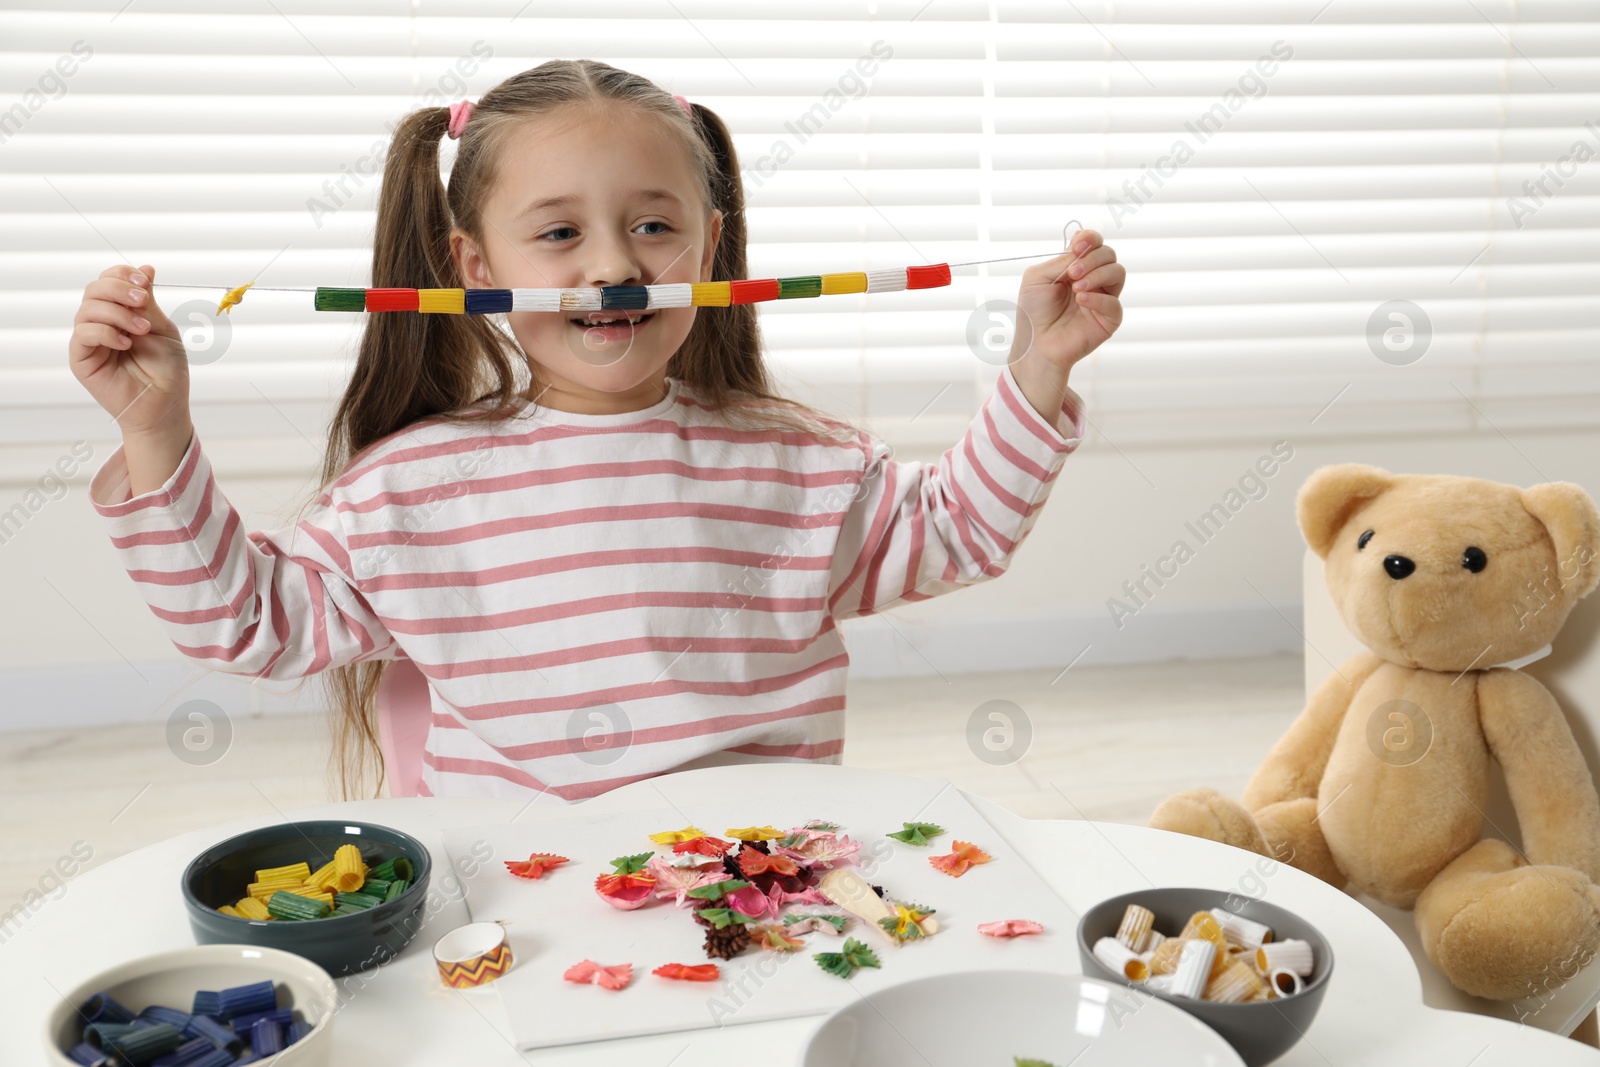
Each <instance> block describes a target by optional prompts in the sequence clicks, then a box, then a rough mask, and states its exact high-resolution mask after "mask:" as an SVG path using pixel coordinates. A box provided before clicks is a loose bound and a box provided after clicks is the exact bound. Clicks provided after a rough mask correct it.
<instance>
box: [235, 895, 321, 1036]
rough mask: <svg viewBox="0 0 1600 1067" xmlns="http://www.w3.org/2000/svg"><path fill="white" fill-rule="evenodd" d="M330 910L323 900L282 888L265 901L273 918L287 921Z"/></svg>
mask: <svg viewBox="0 0 1600 1067" xmlns="http://www.w3.org/2000/svg"><path fill="white" fill-rule="evenodd" d="M332 910H333V909H332V908H330V907H329V906H328V904H327V903H326V902H325V901H322V900H312V899H311V898H309V897H303V896H301V895H300V894H298V893H290V892H288V891H287V890H283V889H280V890H278V891H277V892H276V893H274V894H272V896H271V898H270V899H268V901H267V911H268V912H270V913H271V914H272V917H273V918H274V919H285V920H289V921H303V920H306V919H320V918H322V917H323V916H325V915H327V914H328V912H330V911H332ZM252 1010H255V1009H252Z"/></svg>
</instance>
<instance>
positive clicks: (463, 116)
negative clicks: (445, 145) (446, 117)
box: [448, 100, 472, 140]
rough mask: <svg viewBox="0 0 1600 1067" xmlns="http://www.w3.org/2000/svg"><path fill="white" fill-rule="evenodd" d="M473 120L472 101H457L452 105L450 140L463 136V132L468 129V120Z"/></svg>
mask: <svg viewBox="0 0 1600 1067" xmlns="http://www.w3.org/2000/svg"><path fill="white" fill-rule="evenodd" d="M470 118H472V101H471V100H457V101H456V102H455V103H453V104H451V105H450V128H449V131H448V132H449V134H450V139H451V140H455V139H456V138H457V137H460V136H461V131H462V130H463V129H465V128H466V125H467V120H469V119H470Z"/></svg>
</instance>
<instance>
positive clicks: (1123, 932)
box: [1117, 904, 1156, 952]
mask: <svg viewBox="0 0 1600 1067" xmlns="http://www.w3.org/2000/svg"><path fill="white" fill-rule="evenodd" d="M1155 921H1156V917H1155V914H1154V913H1153V912H1151V910H1150V909H1149V908H1144V907H1140V906H1139V905H1138V904H1129V905H1128V910H1127V911H1124V912H1123V913H1122V923H1121V925H1120V926H1118V927H1117V940H1118V941H1121V942H1122V943H1123V944H1124V945H1126V946H1127V947H1128V948H1129V950H1131V951H1133V952H1143V951H1144V950H1145V944H1144V939H1145V935H1147V934H1148V933H1149V932H1150V924H1151V923H1153V922H1155Z"/></svg>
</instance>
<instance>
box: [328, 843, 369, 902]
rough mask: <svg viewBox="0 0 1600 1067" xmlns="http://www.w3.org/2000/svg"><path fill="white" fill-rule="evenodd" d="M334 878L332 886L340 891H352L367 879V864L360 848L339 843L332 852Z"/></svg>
mask: <svg viewBox="0 0 1600 1067" xmlns="http://www.w3.org/2000/svg"><path fill="white" fill-rule="evenodd" d="M333 869H334V879H333V886H332V888H334V889H336V890H338V891H339V892H340V893H354V892H355V891H356V890H358V889H360V888H361V883H362V882H365V881H366V880H367V864H366V861H364V860H363V859H362V858H361V850H360V849H359V848H357V847H356V846H354V845H340V846H339V847H338V848H337V849H335V850H334V853H333Z"/></svg>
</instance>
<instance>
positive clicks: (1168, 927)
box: [1078, 889, 1333, 1067]
mask: <svg viewBox="0 0 1600 1067" xmlns="http://www.w3.org/2000/svg"><path fill="white" fill-rule="evenodd" d="M1129 904H1142V905H1143V906H1144V907H1147V908H1149V909H1150V911H1151V912H1152V913H1153V914H1154V915H1155V922H1154V924H1153V926H1154V928H1155V929H1157V930H1160V931H1161V932H1162V933H1165V934H1173V933H1176V932H1177V931H1179V930H1181V929H1183V926H1184V924H1185V923H1187V922H1188V921H1189V917H1190V916H1191V915H1193V914H1194V913H1195V912H1197V911H1208V910H1210V909H1211V908H1222V909H1224V910H1226V911H1231V912H1233V913H1234V914H1236V915H1242V916H1244V917H1245V918H1247V919H1254V920H1255V921H1256V922H1259V923H1266V924H1267V925H1268V926H1270V927H1271V928H1272V939H1273V940H1274V941H1287V940H1289V939H1290V938H1294V939H1296V940H1300V941H1308V942H1310V943H1311V951H1312V953H1313V957H1314V960H1315V965H1314V966H1315V969H1314V970H1313V971H1312V972H1311V976H1310V977H1309V978H1307V979H1306V980H1305V983H1306V984H1305V988H1304V989H1303V990H1301V991H1300V992H1299V993H1296V994H1294V995H1292V996H1285V997H1279V998H1278V999H1276V1000H1267V1001H1256V1002H1251V1003H1247V1004H1217V1003H1213V1002H1211V1001H1206V1000H1192V999H1190V998H1188V997H1175V996H1172V995H1171V994H1169V993H1159V992H1151V991H1149V990H1146V989H1144V988H1143V987H1142V986H1141V985H1140V984H1139V983H1137V982H1131V981H1129V980H1128V979H1127V978H1126V977H1125V976H1123V975H1121V974H1119V973H1117V972H1116V971H1113V970H1112V969H1111V968H1109V967H1107V966H1106V965H1105V964H1103V963H1101V962H1100V961H1099V960H1098V959H1096V958H1095V954H1094V943H1095V942H1096V941H1098V940H1100V939H1101V938H1102V937H1115V936H1116V933H1117V927H1118V926H1119V925H1121V923H1122V913H1123V912H1125V911H1126V910H1127V908H1128V905H1129ZM1078 957H1079V959H1080V960H1081V962H1082V964H1083V973H1084V974H1086V975H1088V976H1090V977H1092V978H1099V979H1103V980H1104V981H1107V982H1113V983H1116V984H1117V985H1124V986H1128V987H1129V988H1132V989H1136V990H1138V991H1139V992H1140V993H1142V994H1144V995H1145V996H1152V997H1156V998H1158V999H1160V1000H1164V1001H1166V1002H1167V1003H1168V1004H1173V1005H1176V1006H1177V1007H1180V1008H1182V1009H1183V1010H1184V1011H1186V1012H1188V1013H1189V1014H1190V1015H1193V1016H1194V1017H1195V1018H1197V1019H1199V1020H1200V1021H1201V1022H1203V1023H1205V1024H1206V1025H1207V1026H1209V1027H1211V1029H1213V1030H1215V1031H1216V1032H1217V1033H1219V1034H1221V1035H1222V1039H1223V1040H1224V1041H1226V1042H1227V1043H1228V1044H1230V1045H1232V1046H1233V1048H1234V1051H1236V1052H1238V1053H1239V1056H1240V1058H1242V1059H1243V1060H1244V1062H1245V1063H1246V1064H1248V1065H1249V1067H1261V1065H1262V1064H1266V1063H1271V1062H1272V1061H1273V1060H1275V1059H1277V1058H1278V1057H1279V1056H1282V1055H1283V1054H1284V1053H1285V1052H1288V1051H1289V1049H1291V1048H1293V1047H1294V1044H1295V1042H1297V1041H1299V1040H1300V1038H1301V1036H1302V1035H1304V1034H1305V1032H1306V1030H1308V1029H1309V1028H1310V1026H1311V1020H1312V1019H1314V1018H1316V1015H1317V1009H1318V1008H1320V1007H1321V1006H1322V997H1323V994H1325V993H1326V992H1327V991H1328V977H1329V976H1330V975H1331V974H1332V973H1333V949H1332V948H1331V947H1329V945H1328V940H1327V938H1325V937H1323V936H1322V934H1321V933H1320V932H1318V930H1317V928H1316V927H1314V926H1312V925H1311V924H1310V923H1308V922H1306V921H1305V920H1304V919H1302V918H1300V917H1299V916H1297V915H1295V914H1294V913H1292V912H1287V911H1284V910H1283V909H1282V908H1280V907H1277V906H1276V905H1274V904H1268V903H1266V902H1265V901H1260V900H1252V899H1250V898H1248V897H1239V896H1237V895H1235V894H1232V893H1227V892H1224V891H1223V890H1220V889H1142V890H1139V891H1137V892H1134V893H1124V894H1122V895H1121V896H1119V897H1112V898H1111V899H1110V900H1106V901H1102V902H1101V903H1099V904H1096V905H1095V906H1094V907H1092V908H1090V909H1089V910H1088V911H1086V912H1084V914H1083V918H1082V919H1080V920H1078Z"/></svg>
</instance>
